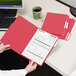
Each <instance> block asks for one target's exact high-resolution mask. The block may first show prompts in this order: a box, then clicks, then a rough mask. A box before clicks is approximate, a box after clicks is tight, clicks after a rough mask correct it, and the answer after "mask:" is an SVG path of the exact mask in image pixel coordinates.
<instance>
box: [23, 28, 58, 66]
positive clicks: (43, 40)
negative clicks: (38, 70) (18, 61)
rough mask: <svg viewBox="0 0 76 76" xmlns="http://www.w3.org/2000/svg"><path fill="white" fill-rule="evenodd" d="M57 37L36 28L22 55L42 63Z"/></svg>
mask: <svg viewBox="0 0 76 76" xmlns="http://www.w3.org/2000/svg"><path fill="white" fill-rule="evenodd" d="M57 39H58V38H57V37H55V36H53V35H51V34H49V33H47V32H44V31H42V30H40V29H38V30H37V31H36V33H35V35H34V36H33V38H32V39H31V41H30V42H29V44H28V45H27V47H26V48H25V49H24V51H23V53H22V55H24V56H26V57H27V58H29V59H31V60H33V61H34V62H36V63H38V64H40V65H41V64H42V63H43V61H44V60H45V58H46V56H47V55H48V53H49V52H50V50H51V49H52V47H53V45H54V44H55V42H56V40H57Z"/></svg>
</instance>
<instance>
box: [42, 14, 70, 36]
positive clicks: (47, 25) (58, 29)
mask: <svg viewBox="0 0 76 76" xmlns="http://www.w3.org/2000/svg"><path fill="white" fill-rule="evenodd" d="M68 19H69V17H68V15H64V14H56V13H47V15H46V18H45V20H44V23H43V26H42V30H44V31H46V32H48V33H51V34H59V35H60V34H61V35H64V32H65V29H66V22H67V21H68Z"/></svg>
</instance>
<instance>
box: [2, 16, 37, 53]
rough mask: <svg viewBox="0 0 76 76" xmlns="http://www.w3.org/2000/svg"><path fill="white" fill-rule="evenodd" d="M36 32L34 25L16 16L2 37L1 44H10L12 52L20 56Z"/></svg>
mask: <svg viewBox="0 0 76 76" xmlns="http://www.w3.org/2000/svg"><path fill="white" fill-rule="evenodd" d="M36 30H37V27H36V26H35V25H33V24H32V23H30V22H29V21H27V20H26V19H24V18H23V17H21V16H18V17H17V19H16V20H15V22H14V23H13V24H12V25H11V26H10V27H9V29H8V30H7V32H6V33H5V34H4V36H3V37H2V39H1V42H3V43H4V44H10V45H11V46H10V48H11V49H12V50H14V51H15V52H17V53H18V54H21V53H22V52H23V50H24V48H25V47H26V46H27V44H28V43H29V41H30V39H31V38H32V37H33V35H34V33H35V32H36Z"/></svg>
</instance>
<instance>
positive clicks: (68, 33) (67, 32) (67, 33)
mask: <svg viewBox="0 0 76 76" xmlns="http://www.w3.org/2000/svg"><path fill="white" fill-rule="evenodd" d="M68 23H69V24H68V28H67V29H65V33H64V35H58V34H54V35H55V36H57V37H58V38H60V39H63V40H69V39H70V36H71V31H72V28H73V26H74V24H75V20H74V19H69V20H68Z"/></svg>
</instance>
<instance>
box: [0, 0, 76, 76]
mask: <svg viewBox="0 0 76 76" xmlns="http://www.w3.org/2000/svg"><path fill="white" fill-rule="evenodd" d="M34 6H41V7H42V8H43V18H42V19H39V20H35V19H34V18H33V14H32V8H33V7H34ZM47 12H54V13H63V14H67V15H69V17H70V18H74V19H76V18H75V17H73V16H72V15H71V14H70V12H69V8H68V7H67V6H65V5H63V4H61V3H59V2H57V1H55V0H24V9H22V10H21V9H20V10H18V15H22V16H23V17H25V18H26V19H27V20H29V21H30V22H32V23H33V24H35V25H36V26H38V27H41V26H42V24H43V22H44V19H45V16H46V13H47ZM4 33H5V32H4V31H3V32H2V31H0V39H1V38H2V36H3V35H4ZM45 62H46V63H47V64H48V65H50V66H51V67H53V68H54V69H55V70H57V71H58V72H60V73H61V74H63V75H64V76H65V75H68V76H69V74H70V73H72V72H73V71H74V70H75V69H76V25H74V28H73V30H72V36H71V38H70V40H69V41H63V40H60V42H59V44H58V45H57V46H56V47H55V48H54V49H53V50H52V52H51V53H50V55H49V56H48V58H47V59H46V61H45Z"/></svg>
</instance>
